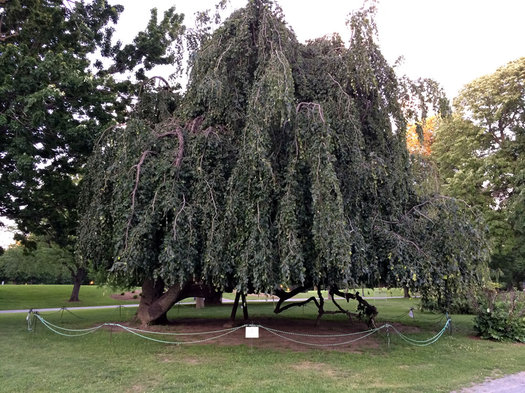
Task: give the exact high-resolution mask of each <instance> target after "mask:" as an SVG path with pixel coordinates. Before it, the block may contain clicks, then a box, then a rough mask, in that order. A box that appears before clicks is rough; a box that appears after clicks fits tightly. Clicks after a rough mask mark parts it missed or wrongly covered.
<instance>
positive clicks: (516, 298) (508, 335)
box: [474, 291, 525, 343]
mask: <svg viewBox="0 0 525 393" xmlns="http://www.w3.org/2000/svg"><path fill="white" fill-rule="evenodd" d="M474 329H475V330H476V331H477V333H478V335H479V336H481V337H482V338H486V339H492V340H497V341H517V342H522V343H525V296H524V295H523V294H519V293H517V292H515V291H512V292H506V293H499V294H498V293H497V292H485V293H484V294H483V295H481V296H480V297H479V298H478V312H477V316H476V318H475V320H474Z"/></svg>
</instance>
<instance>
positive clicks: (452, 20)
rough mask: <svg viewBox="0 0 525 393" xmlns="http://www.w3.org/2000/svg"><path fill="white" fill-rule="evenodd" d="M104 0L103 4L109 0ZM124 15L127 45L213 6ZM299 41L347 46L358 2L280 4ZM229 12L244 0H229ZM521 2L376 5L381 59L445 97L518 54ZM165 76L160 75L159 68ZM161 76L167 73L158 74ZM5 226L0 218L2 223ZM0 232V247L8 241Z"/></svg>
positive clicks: (155, 3) (189, 4) (130, 3)
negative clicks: (149, 27) (430, 82)
mask: <svg viewBox="0 0 525 393" xmlns="http://www.w3.org/2000/svg"><path fill="white" fill-rule="evenodd" d="M110 2H111V1H110ZM114 2H115V3H120V4H122V5H123V6H124V8H125V10H124V12H123V14H122V15H121V18H120V21H119V23H118V25H117V32H116V37H117V38H119V39H120V40H121V41H123V43H128V42H130V41H131V40H132V39H133V37H134V36H135V34H136V33H137V32H138V31H140V30H143V29H144V28H145V26H146V24H147V22H148V20H149V10H150V9H151V8H152V7H156V8H157V9H158V10H159V11H160V12H163V11H164V10H166V9H168V8H169V7H171V6H173V5H174V6H175V7H176V11H177V12H181V13H184V14H185V20H186V24H188V25H191V24H192V21H193V15H194V13H195V11H198V10H204V9H208V8H211V9H214V5H215V3H216V2H217V1H216V0H149V1H140V0H120V1H118V0H115V1H114ZM278 3H279V4H280V6H281V8H282V9H283V12H284V15H285V19H286V21H287V23H288V24H289V25H290V26H291V27H292V28H293V30H294V31H295V33H296V35H297V38H298V39H299V41H302V42H304V41H306V40H308V39H313V38H317V37H321V36H324V35H329V34H332V33H334V32H337V33H339V34H340V35H341V36H342V37H343V39H344V40H345V41H346V42H347V41H348V38H349V36H350V31H349V29H348V28H347V26H346V20H347V16H348V14H349V13H350V12H352V11H353V10H356V9H359V8H360V7H361V5H362V4H363V1H362V0H321V1H320V0H280V1H278ZM230 4H231V7H232V8H233V9H235V8H240V7H242V6H244V5H245V4H246V0H230ZM524 16H525V0H379V3H378V13H377V20H376V22H377V26H378V42H379V46H380V47H381V50H382V52H383V54H384V56H385V57H386V59H387V60H388V61H389V62H390V63H391V64H393V63H394V62H395V61H396V59H397V58H399V57H400V56H403V57H404V62H403V63H402V65H401V67H400V68H399V69H398V71H397V72H398V74H399V75H402V74H406V75H408V76H409V77H411V78H418V77H425V78H432V79H434V80H436V81H437V82H439V83H440V84H441V86H442V87H443V88H444V90H445V92H446V94H447V96H448V97H449V98H450V99H453V98H454V97H455V96H456V95H457V93H458V92H459V90H460V89H461V88H462V87H463V86H464V85H465V84H467V83H469V82H471V81H472V80H474V79H476V78H478V77H480V76H483V75H486V74H491V73H493V72H494V71H496V69H497V68H498V67H501V66H503V65H505V64H506V63H508V62H509V61H511V60H515V59H517V58H520V57H523V56H525V45H523V39H524V38H525V23H524V21H523V18H524ZM161 72H166V73H167V74H168V73H169V72H168V71H162V70H161ZM162 76H167V75H162ZM4 221H5V220H4ZM12 237H13V235H12V233H11V232H10V231H8V230H6V228H0V246H3V247H6V246H7V245H8V244H10V243H12V242H13V240H12Z"/></svg>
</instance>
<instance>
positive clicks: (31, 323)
mask: <svg viewBox="0 0 525 393" xmlns="http://www.w3.org/2000/svg"><path fill="white" fill-rule="evenodd" d="M26 320H27V329H28V331H30V332H31V331H34V330H35V327H36V321H40V322H41V323H42V325H44V326H45V327H47V328H48V329H49V330H50V331H52V332H54V333H55V334H58V335H60V336H63V337H80V336H85V335H88V334H91V333H94V332H96V331H98V330H99V329H101V328H103V327H105V326H109V327H117V328H120V329H122V330H124V331H126V332H128V333H131V334H133V335H135V336H138V337H140V338H143V339H145V340H149V341H153V342H156V343H161V344H172V345H184V344H200V343H205V342H208V341H212V340H217V339H219V338H221V337H225V336H227V335H229V334H232V333H234V332H236V331H238V330H240V329H243V328H246V327H257V328H260V329H262V330H265V331H267V332H268V333H270V334H272V335H274V336H276V337H279V338H281V339H283V340H287V341H290V342H293V343H296V344H300V345H307V346H312V347H336V346H341V345H348V344H351V343H354V342H357V341H359V340H363V339H365V338H367V337H369V336H371V335H373V334H375V333H378V332H380V331H381V330H386V335H387V340H388V346H389V347H390V329H392V331H393V332H394V333H396V334H397V335H398V336H399V337H400V338H401V339H402V340H403V341H405V342H406V343H408V344H410V345H414V346H418V347H425V346H428V345H431V344H434V343H436V342H437V341H438V340H439V339H440V338H441V337H442V336H443V334H444V333H445V331H446V330H447V328H448V329H450V324H451V319H450V318H447V321H446V323H445V325H444V326H443V328H442V329H441V330H440V331H439V332H438V333H437V334H436V335H434V336H433V337H430V338H428V339H426V340H416V339H414V338H411V337H408V336H406V335H405V334H403V333H401V332H400V331H399V330H398V329H397V328H396V327H395V326H393V325H391V324H388V323H387V324H384V325H382V326H380V327H378V328H374V329H369V330H364V331H361V332H352V333H341V334H307V333H298V332H290V331H284V330H279V329H273V328H269V327H266V326H262V325H253V324H251V325H248V324H245V325H242V326H238V327H233V328H228V329H219V330H211V331H206V332H187V333H185V332H155V331H149V330H143V329H137V328H132V327H128V326H125V325H122V324H119V323H103V324H100V325H98V326H94V327H91V328H85V329H70V328H65V327H61V326H58V325H55V324H53V323H51V322H49V321H47V320H46V319H44V318H43V317H42V316H41V315H40V314H38V312H34V311H32V310H29V313H28V314H27V317H26ZM148 335H162V336H203V335H214V336H212V337H207V338H203V339H200V340H193V341H169V340H163V339H159V338H154V337H150V336H148ZM289 336H292V337H309V338H314V339H321V340H322V339H327V338H343V337H352V336H359V337H356V338H352V339H350V340H345V341H342V342H336V343H318V342H317V343H315V342H307V341H301V340H298V339H295V338H292V337H289Z"/></svg>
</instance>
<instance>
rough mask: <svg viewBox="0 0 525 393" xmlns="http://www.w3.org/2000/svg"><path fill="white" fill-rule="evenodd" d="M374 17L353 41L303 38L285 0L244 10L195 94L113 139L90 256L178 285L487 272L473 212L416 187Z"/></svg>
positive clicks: (99, 157) (436, 288)
mask: <svg viewBox="0 0 525 393" xmlns="http://www.w3.org/2000/svg"><path fill="white" fill-rule="evenodd" d="M373 15H374V10H373V9H363V10H361V11H359V12H356V13H355V14H353V15H351V18H350V21H349V27H350V28H351V29H352V33H353V34H352V38H351V40H350V42H349V44H348V46H345V44H344V43H343V42H342V40H341V38H340V37H339V36H337V35H333V36H329V37H323V38H319V39H316V40H313V41H310V42H308V43H307V44H300V43H298V42H297V40H296V38H295V36H294V34H293V32H292V31H291V30H290V29H289V28H288V27H287V25H286V23H285V21H284V16H283V15H282V14H281V12H280V10H279V8H278V7H277V6H275V5H273V4H272V2H270V1H263V0H257V1H255V0H254V1H249V2H248V4H247V6H246V7H245V8H243V9H240V10H238V11H236V12H234V13H233V14H232V15H231V16H230V17H229V18H228V19H227V20H226V21H225V22H224V23H223V24H222V25H221V26H220V27H219V28H218V29H217V30H216V31H215V32H214V33H213V34H212V35H211V36H209V37H208V38H207V39H205V40H204V41H203V42H202V43H201V45H200V47H199V49H198V50H197V51H196V52H195V53H194V54H192V58H193V62H192V69H191V74H190V80H189V84H188V90H187V92H185V94H184V95H183V96H182V97H181V99H180V101H177V99H176V97H173V96H171V98H170V96H169V95H166V93H165V92H161V94H164V96H163V98H162V100H157V101H151V100H146V101H145V102H143V108H149V109H147V110H146V109H142V110H141V111H139V112H137V113H136V115H135V116H134V117H133V119H130V121H128V122H127V125H126V127H124V128H114V129H111V130H108V131H107V132H105V133H104V135H103V136H102V137H101V138H100V140H99V141H98V144H97V146H96V148H95V150H94V154H93V155H92V157H91V158H90V160H89V163H88V170H87V173H86V176H85V178H84V179H83V184H84V193H83V196H82V200H81V206H83V212H82V221H81V225H80V236H79V242H78V249H77V250H78V254H79V255H80V256H81V257H82V258H85V259H87V260H89V261H90V262H91V263H93V264H94V265H95V266H96V267H97V268H98V269H99V271H101V272H103V274H104V275H106V277H107V278H108V279H109V280H110V281H114V282H118V283H121V284H127V285H136V284H137V283H141V282H144V281H146V280H159V281H162V282H163V283H165V284H166V285H167V286H169V287H170V288H172V287H173V286H177V285H179V286H182V285H183V283H184V282H187V281H192V280H193V281H198V282H200V281H203V282H206V283H209V284H211V285H213V286H214V287H216V288H218V289H220V290H232V289H236V290H237V291H238V292H242V293H246V292H251V291H255V292H269V293H271V292H275V290H276V288H279V287H280V286H283V287H285V288H286V287H289V288H294V287H307V288H308V287H314V286H315V287H317V288H332V289H334V288H335V289H339V288H342V289H345V288H355V287H356V286H358V285H360V284H367V285H373V286H374V285H379V284H383V285H391V286H394V285H406V286H410V287H411V288H413V289H419V290H425V291H426V292H425V293H426V294H429V295H430V294H432V295H436V296H438V297H439V298H441V299H445V298H446V297H447V296H448V297H450V296H453V295H454V294H457V293H458V291H459V290H461V289H463V288H465V287H466V286H468V285H469V284H474V283H479V282H481V280H482V273H481V270H482V267H483V265H484V260H485V253H484V246H483V244H484V243H483V241H484V240H483V239H484V238H483V230H482V229H480V228H479V226H478V225H477V224H476V222H475V220H472V214H471V211H470V210H469V209H468V208H466V207H465V206H464V205H463V204H461V203H457V202H456V201H455V200H453V199H451V198H443V197H440V196H439V195H425V196H424V197H422V196H420V195H418V194H417V193H416V192H414V185H413V177H412V175H411V171H410V163H409V159H408V152H407V149H406V142H405V129H406V120H405V116H404V113H403V110H402V107H401V105H400V103H399V100H398V97H399V84H398V79H397V77H396V75H395V73H394V71H393V69H392V68H391V67H390V65H389V64H388V63H387V61H386V60H385V59H384V57H383V56H382V54H381V52H380V49H379V47H378V45H377V43H376V38H375V25H374V22H373ZM167 99H168V100H171V101H170V102H173V103H174V104H173V105H172V106H171V108H172V109H173V110H171V111H170V110H166V106H165V105H163V106H162V107H161V106H160V103H161V102H165V100H167ZM139 107H140V106H139ZM152 112H156V113H159V116H157V117H155V118H154V119H153V118H151V117H148V116H146V117H144V116H141V114H142V113H152ZM467 238H468V239H469V242H466V239H467ZM465 243H469V246H467V247H465Z"/></svg>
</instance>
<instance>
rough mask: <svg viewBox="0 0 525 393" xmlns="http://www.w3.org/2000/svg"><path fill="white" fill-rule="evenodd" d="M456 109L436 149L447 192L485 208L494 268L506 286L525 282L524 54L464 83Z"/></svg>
mask: <svg viewBox="0 0 525 393" xmlns="http://www.w3.org/2000/svg"><path fill="white" fill-rule="evenodd" d="M454 107H455V111H454V115H453V116H452V117H451V118H450V119H448V120H447V121H446V122H444V123H443V124H442V125H441V126H440V127H439V130H438V132H437V134H436V142H435V144H434V148H433V150H434V151H433V155H434V158H435V160H436V162H437V163H438V166H439V171H440V175H441V177H442V181H443V183H444V191H445V192H446V193H448V194H450V195H453V196H455V197H457V198H460V199H463V200H464V201H466V202H467V203H469V204H471V205H473V206H477V207H478V208H479V209H481V210H482V212H483V214H484V216H485V219H486V221H487V223H488V225H489V230H490V236H491V240H492V262H491V266H492V268H493V269H494V271H495V272H497V271H502V272H503V274H504V276H503V279H504V281H505V282H506V283H507V285H509V286H519V285H520V282H522V281H523V280H525V252H524V251H525V250H524V247H523V244H525V237H524V233H525V232H524V228H525V226H524V217H525V216H524V215H523V212H524V210H525V208H524V201H525V199H524V195H525V189H524V174H525V172H524V170H525V167H524V159H523V156H524V154H523V153H524V152H525V57H524V58H520V59H518V60H515V61H512V62H510V63H508V64H507V65H505V66H503V67H501V68H499V69H498V70H497V71H496V72H494V73H493V74H490V75H486V76H483V77H481V78H479V79H476V80H474V81H473V82H471V83H469V84H468V85H466V86H465V87H464V88H463V90H462V91H461V92H460V94H459V96H458V97H457V98H456V100H455V103H454ZM496 274H497V273H496Z"/></svg>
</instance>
